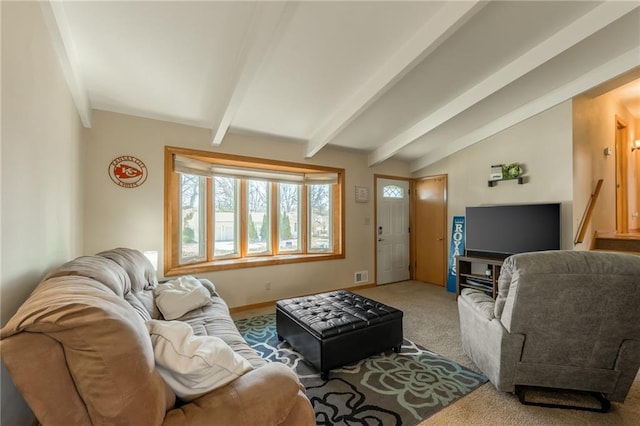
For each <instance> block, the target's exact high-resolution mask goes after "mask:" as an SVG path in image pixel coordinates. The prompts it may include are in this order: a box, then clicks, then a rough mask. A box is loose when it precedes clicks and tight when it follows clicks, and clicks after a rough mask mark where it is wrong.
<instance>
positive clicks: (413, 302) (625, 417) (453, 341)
mask: <svg viewBox="0 0 640 426" xmlns="http://www.w3.org/2000/svg"><path fill="white" fill-rule="evenodd" d="M357 293H359V294H362V295H363V296H366V297H370V298H372V299H374V300H378V301H380V302H382V303H386V304H388V305H391V306H394V307H396V308H398V309H401V310H402V311H403V312H404V333H405V337H406V338H407V339H409V340H412V341H414V342H416V343H418V344H420V345H422V346H424V347H425V348H427V349H429V350H431V351H433V352H436V353H438V354H440V355H443V356H445V357H447V358H449V359H451V360H453V361H456V362H458V363H460V364H462V365H464V366H466V367H468V368H471V369H473V370H475V371H478V369H477V367H476V366H475V365H474V364H473V363H472V362H471V360H470V359H469V358H467V356H466V355H465V354H464V352H463V351H462V346H461V345H460V329H459V322H458V310H457V306H456V300H455V295H453V294H451V293H447V292H446V291H445V290H444V288H442V287H439V286H434V285H431V284H424V283H421V282H418V281H407V282H402V283H396V284H387V285H383V286H378V287H375V288H368V289H364V290H359V291H357ZM273 312H275V307H274V306H270V307H265V308H260V309H252V310H246V311H241V312H237V313H234V314H233V318H234V319H240V318H249V317H252V316H255V315H262V314H266V313H273ZM421 425H563V426H564V425H612V426H613V425H616V426H618V425H629V426H631V425H634V426H637V425H640V374H639V375H638V376H636V380H635V382H634V383H633V386H632V388H631V391H630V393H629V395H628V396H627V399H626V401H625V403H624V404H618V403H612V404H611V410H610V411H609V412H608V413H606V414H599V413H590V412H585V411H577V410H561V409H554V408H543V407H532V406H525V405H522V404H520V402H519V401H518V399H517V397H516V396H515V395H512V394H508V393H504V392H498V391H497V390H496V389H495V388H494V387H493V385H492V384H491V383H487V384H485V385H483V386H481V387H480V388H479V389H477V390H475V391H473V392H471V393H470V394H469V395H467V396H465V397H463V398H462V399H460V400H458V401H457V402H455V403H454V404H452V405H451V406H449V407H447V408H445V409H443V410H442V411H439V412H438V413H436V414H435V415H434V416H432V417H430V418H428V419H427V420H425V421H424V422H422V423H421Z"/></svg>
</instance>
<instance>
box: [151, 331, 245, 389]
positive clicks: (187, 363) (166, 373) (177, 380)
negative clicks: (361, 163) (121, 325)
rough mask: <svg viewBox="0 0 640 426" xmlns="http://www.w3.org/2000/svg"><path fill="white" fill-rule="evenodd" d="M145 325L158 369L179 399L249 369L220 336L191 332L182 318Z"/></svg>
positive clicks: (234, 377)
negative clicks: (199, 334)
mask: <svg viewBox="0 0 640 426" xmlns="http://www.w3.org/2000/svg"><path fill="white" fill-rule="evenodd" d="M146 326H147V329H148V330H149V334H150V335H151V342H152V344H153V352H154V356H155V360H156V365H157V367H158V371H160V374H161V375H162V377H163V378H164V380H165V381H166V382H167V384H168V385H169V386H170V387H171V389H173V391H174V392H175V393H176V395H178V397H180V398H181V399H183V400H187V401H188V400H191V399H194V398H197V397H199V396H201V395H203V394H205V393H207V392H209V391H211V390H213V389H217V388H219V387H222V386H224V385H226V384H227V383H229V382H231V381H233V380H235V379H237V378H238V377H240V376H241V375H243V374H244V373H246V372H247V371H249V370H251V369H252V367H251V364H249V362H248V361H247V360H246V359H244V358H243V357H241V356H240V355H237V354H236V353H235V352H234V351H233V350H232V349H231V348H230V347H229V345H227V344H226V343H225V342H224V341H223V340H221V339H219V338H217V337H213V336H194V334H193V329H192V328H191V327H190V326H189V325H188V324H186V323H184V322H181V321H158V320H151V321H147V322H146Z"/></svg>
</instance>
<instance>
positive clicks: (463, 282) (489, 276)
mask: <svg viewBox="0 0 640 426" xmlns="http://www.w3.org/2000/svg"><path fill="white" fill-rule="evenodd" d="M503 262H504V260H501V259H489V258H486V257H474V256H456V297H458V296H459V295H460V293H461V292H462V289H464V288H473V289H476V290H480V291H483V292H484V293H486V294H488V295H489V296H491V297H492V298H494V299H495V298H496V296H497V294H498V278H499V277H500V269H501V268H502V263H503ZM474 263H476V264H484V265H486V271H487V272H486V273H485V274H479V273H474V272H473V268H472V265H473V264H474Z"/></svg>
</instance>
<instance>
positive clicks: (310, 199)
mask: <svg viewBox="0 0 640 426" xmlns="http://www.w3.org/2000/svg"><path fill="white" fill-rule="evenodd" d="M343 204H344V170H343V169H336V168H332V167H321V166H315V165H308V164H298V163H288V162H281V161H273V160H264V159H258V158H251V157H240V156H235V155H225V154H217V153H211V152H206V151H195V150H189V149H184V148H172V147H167V148H165V275H177V274H184V273H194V272H200V271H213V270H220V269H233V268H243V267H252V266H262V265H270V264H282V263H294V262H306V261H314V260H327V259H335V258H343V257H344V253H343V247H344V208H343Z"/></svg>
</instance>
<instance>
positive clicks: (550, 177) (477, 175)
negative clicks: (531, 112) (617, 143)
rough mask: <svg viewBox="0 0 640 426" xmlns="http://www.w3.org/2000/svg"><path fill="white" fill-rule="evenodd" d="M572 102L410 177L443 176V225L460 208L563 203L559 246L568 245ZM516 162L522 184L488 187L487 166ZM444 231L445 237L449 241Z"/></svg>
mask: <svg viewBox="0 0 640 426" xmlns="http://www.w3.org/2000/svg"><path fill="white" fill-rule="evenodd" d="M571 134H572V129H571V102H565V103H563V104H561V105H558V106H556V107H554V108H552V109H550V110H547V111H545V112H543V113H541V114H539V115H537V116H535V117H532V118H530V119H528V120H526V121H524V122H522V123H519V124H517V125H515V126H513V127H511V128H509V129H507V130H505V131H503V132H501V133H499V134H497V135H495V136H492V137H490V138H487V139H485V140H483V141H482V142H479V143H477V144H474V145H472V146H470V147H468V148H466V149H464V150H462V151H460V152H458V153H456V154H453V155H451V156H449V157H447V158H444V159H442V160H440V161H438V162H436V163H434V164H432V165H431V166H429V167H426V168H424V169H421V170H418V171H417V172H416V173H414V174H413V176H414V177H423V176H432V175H437V174H447V175H448V190H447V194H448V200H447V208H448V228H447V232H448V234H450V230H451V222H452V217H453V216H464V215H465V207H467V206H474V205H483V204H525V203H546V202H561V203H562V207H561V210H562V223H561V228H562V237H561V248H563V249H569V250H570V249H572V248H573V243H572V241H573V237H572V233H573V227H572V224H571V218H572V210H573V203H572V199H573V192H572V188H573V174H572V167H573V162H572V137H571ZM507 163H521V164H522V165H523V169H524V173H523V176H525V177H526V179H527V182H526V183H524V184H522V185H518V184H517V182H516V181H504V182H498V184H497V185H496V186H494V187H492V188H490V187H488V185H487V180H488V178H489V173H490V168H491V167H490V166H491V165H492V164H507ZM450 237H451V236H450V235H449V239H450Z"/></svg>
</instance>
